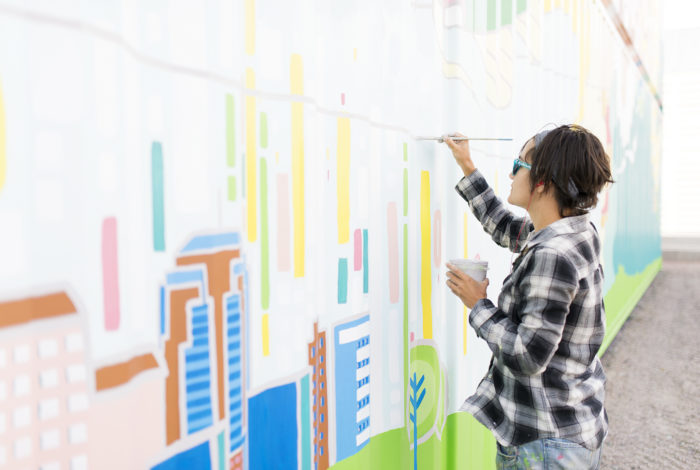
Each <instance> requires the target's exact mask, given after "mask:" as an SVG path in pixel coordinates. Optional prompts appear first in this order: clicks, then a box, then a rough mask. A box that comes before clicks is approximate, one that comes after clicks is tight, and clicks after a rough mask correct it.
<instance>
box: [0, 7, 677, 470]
mask: <svg viewBox="0 0 700 470" xmlns="http://www.w3.org/2000/svg"><path fill="white" fill-rule="evenodd" d="M658 8H660V7H659V2H655V1H645V2H624V1H614V2H613V1H603V2H593V1H587V0H562V1H556V0H552V1H550V0H515V1H513V0H501V1H497V0H434V1H430V2H429V1H425V0H423V1H421V0H412V1H403V2H399V1H387V2H369V1H365V2H359V3H358V2H331V3H328V2H317V1H312V0H307V1H304V2H258V1H256V0H240V1H237V2H229V1H220V2H209V3H207V4H206V6H203V5H199V4H197V3H196V2H185V1H169V2H146V3H133V2H126V1H115V2H90V3H89V4H88V3H85V2H78V3H75V2H48V3H47V2H24V1H19V0H0V38H2V44H5V45H11V47H3V48H0V221H2V230H0V260H2V262H0V371H1V374H0V435H1V437H2V439H1V440H0V467H2V468H17V467H27V468H46V469H57V468H71V469H74V470H76V469H84V468H99V469H111V468H114V469H124V468H149V469H158V470H163V469H177V468H181V469H184V468H187V469H190V468H205V469H210V468H211V469H216V470H223V469H265V468H299V469H315V470H316V469H317V470H323V469H328V468H333V469H337V470H344V469H359V468H363V469H364V468H401V469H405V468H414V469H416V470H417V469H419V468H423V469H426V468H458V469H474V468H478V469H483V468H493V466H494V457H495V441H494V440H493V438H492V436H491V434H490V433H489V432H488V431H487V430H486V429H484V428H483V427H482V426H481V425H480V424H478V423H477V422H476V421H475V420H474V419H473V418H472V417H471V416H470V415H468V414H465V413H459V412H456V410H457V409H458V408H459V406H460V405H461V404H462V402H463V401H464V399H465V398H466V397H467V396H469V395H470V394H471V393H472V392H473V391H474V390H475V388H476V385H477V383H478V382H479V380H480V379H481V377H482V376H483V374H484V372H485V370H486V368H487V365H488V362H489V359H490V351H489V349H488V347H487V346H486V345H485V344H483V343H482V342H480V341H478V340H477V338H476V336H475V334H474V332H473V331H472V330H471V329H470V328H469V327H468V322H467V315H468V311H467V309H466V308H464V307H463V305H461V304H460V303H459V302H458V300H457V299H456V297H454V296H453V295H452V294H451V293H450V292H449V290H448V289H447V288H446V286H445V283H444V273H445V271H446V268H445V262H446V260H448V259H451V258H457V257H476V256H479V257H480V258H481V259H486V260H488V261H489V266H490V267H491V269H490V271H489V279H490V281H491V284H490V288H489V297H490V298H492V299H493V298H496V296H497V295H498V292H499V288H500V286H501V282H502V280H503V279H504V278H505V277H506V275H507V273H508V272H509V259H510V256H509V253H507V252H505V251H504V250H502V249H500V248H498V247H496V246H495V245H494V244H493V243H492V242H491V240H490V238H489V237H488V236H487V235H486V234H485V233H484V232H483V231H482V230H481V228H480V227H479V225H478V223H477V222H476V220H475V219H474V217H473V216H472V215H471V214H470V213H469V210H468V207H467V206H466V204H465V203H464V202H463V201H462V200H461V199H460V198H459V197H458V196H457V194H456V193H455V192H454V190H453V187H454V185H455V184H456V183H457V181H458V180H459V170H458V168H457V166H456V165H455V164H454V162H453V160H452V157H451V155H450V153H449V150H448V149H447V148H446V147H445V146H444V145H439V144H436V143H435V142H424V141H416V140H415V138H414V137H415V136H417V135H440V134H443V133H445V132H452V131H457V130H459V131H461V132H465V133H469V134H470V135H475V136H476V135H479V136H485V137H511V138H513V141H512V142H507V143H506V142H486V143H484V142H480V143H477V142H474V144H473V145H472V152H473V156H474V159H475V161H476V162H477V166H478V167H479V168H480V170H481V171H482V173H483V174H484V175H486V177H487V179H488V181H489V183H490V184H491V185H492V187H493V188H494V189H495V191H496V193H497V194H498V195H499V196H500V197H502V198H505V197H507V195H508V191H509V187H508V186H509V185H508V183H509V180H508V174H509V172H510V168H511V165H512V159H513V158H514V156H515V155H517V152H518V151H519V149H520V146H521V145H522V143H523V142H524V141H525V140H526V139H527V138H528V137H530V136H531V135H533V134H534V133H535V132H537V131H538V130H540V129H541V128H542V127H543V126H544V125H546V124H548V123H556V124H561V123H570V122H575V123H580V124H582V125H584V126H586V127H588V128H590V129H591V130H593V131H594V132H595V133H596V134H597V135H598V136H599V137H600V138H601V141H603V142H604V144H605V146H606V150H607V151H608V153H609V154H610V156H611V157H612V163H613V167H614V174H613V177H614V178H615V179H616V180H617V183H616V184H614V185H612V186H611V187H610V188H609V189H608V190H606V192H605V193H604V194H603V195H602V197H601V202H600V204H599V206H598V208H596V210H595V211H594V213H593V215H592V219H593V220H594V221H595V222H596V225H597V226H598V228H599V231H600V233H601V236H602V239H603V246H604V250H603V263H604V269H605V273H606V284H605V291H606V297H605V302H606V310H607V321H608V335H607V337H606V342H605V344H604V348H606V347H607V345H608V344H609V343H610V341H611V339H612V337H613V336H614V335H615V333H616V332H617V331H618V330H619V328H620V326H621V325H622V323H623V322H624V320H625V319H626V317H627V315H628V314H629V312H630V311H631V309H632V307H633V306H634V305H635V303H636V302H637V300H638V299H639V297H640V296H641V295H642V293H643V292H644V290H645V289H646V287H647V286H648V284H649V283H650V282H651V280H652V279H653V277H654V275H655V274H656V272H657V271H658V270H659V268H660V263H661V261H660V260H661V253H660V238H659V162H660V158H661V154H660V142H661V119H662V109H663V108H662V101H661V97H660V95H659V94H658V92H657V88H656V87H657V86H658V83H659V81H660V77H661V68H660V64H661V56H660V51H659V49H658V47H656V46H655V44H658V38H659V30H658V26H657V25H656V24H654V23H653V22H651V21H649V20H648V18H649V17H650V15H648V14H647V15H645V14H644V12H648V11H657V10H658ZM645 9H646V10H645ZM651 16H653V15H651ZM642 17H645V18H647V19H645V20H644V21H641V22H637V23H635V27H634V28H632V29H629V30H628V29H627V28H626V26H627V23H626V21H628V20H629V21H634V19H635V18H642ZM601 353H602V351H601ZM115 442H118V443H119V445H118V446H117V445H115Z"/></svg>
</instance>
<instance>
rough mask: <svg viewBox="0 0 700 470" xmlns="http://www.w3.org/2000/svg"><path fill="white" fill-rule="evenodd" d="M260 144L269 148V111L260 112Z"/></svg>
mask: <svg viewBox="0 0 700 470" xmlns="http://www.w3.org/2000/svg"><path fill="white" fill-rule="evenodd" d="M260 146H261V147H262V148H264V149H265V148H267V113H260Z"/></svg>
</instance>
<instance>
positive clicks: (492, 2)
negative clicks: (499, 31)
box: [486, 0, 496, 31]
mask: <svg viewBox="0 0 700 470" xmlns="http://www.w3.org/2000/svg"><path fill="white" fill-rule="evenodd" d="M494 29H496V0H488V3H487V4H486V30H487V31H493V30H494Z"/></svg>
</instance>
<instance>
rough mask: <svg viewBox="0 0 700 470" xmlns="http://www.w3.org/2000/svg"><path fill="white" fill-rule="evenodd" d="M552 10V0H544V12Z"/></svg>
mask: <svg viewBox="0 0 700 470" xmlns="http://www.w3.org/2000/svg"><path fill="white" fill-rule="evenodd" d="M550 11H552V0H544V12H545V13H547V12H550Z"/></svg>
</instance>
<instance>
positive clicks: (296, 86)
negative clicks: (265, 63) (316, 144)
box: [289, 54, 306, 277]
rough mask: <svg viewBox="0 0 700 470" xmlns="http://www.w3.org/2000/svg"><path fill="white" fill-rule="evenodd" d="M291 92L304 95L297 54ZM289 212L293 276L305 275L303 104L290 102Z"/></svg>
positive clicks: (302, 78) (291, 77)
mask: <svg viewBox="0 0 700 470" xmlns="http://www.w3.org/2000/svg"><path fill="white" fill-rule="evenodd" d="M289 75H290V84H291V86H290V89H291V93H292V94H294V95H303V94H304V65H303V63H302V59H301V56H300V55H299V54H292V58H291V65H290V71H289ZM292 212H293V217H294V277H303V276H304V256H305V240H304V237H305V234H306V232H305V219H304V104H303V103H299V102H292Z"/></svg>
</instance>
